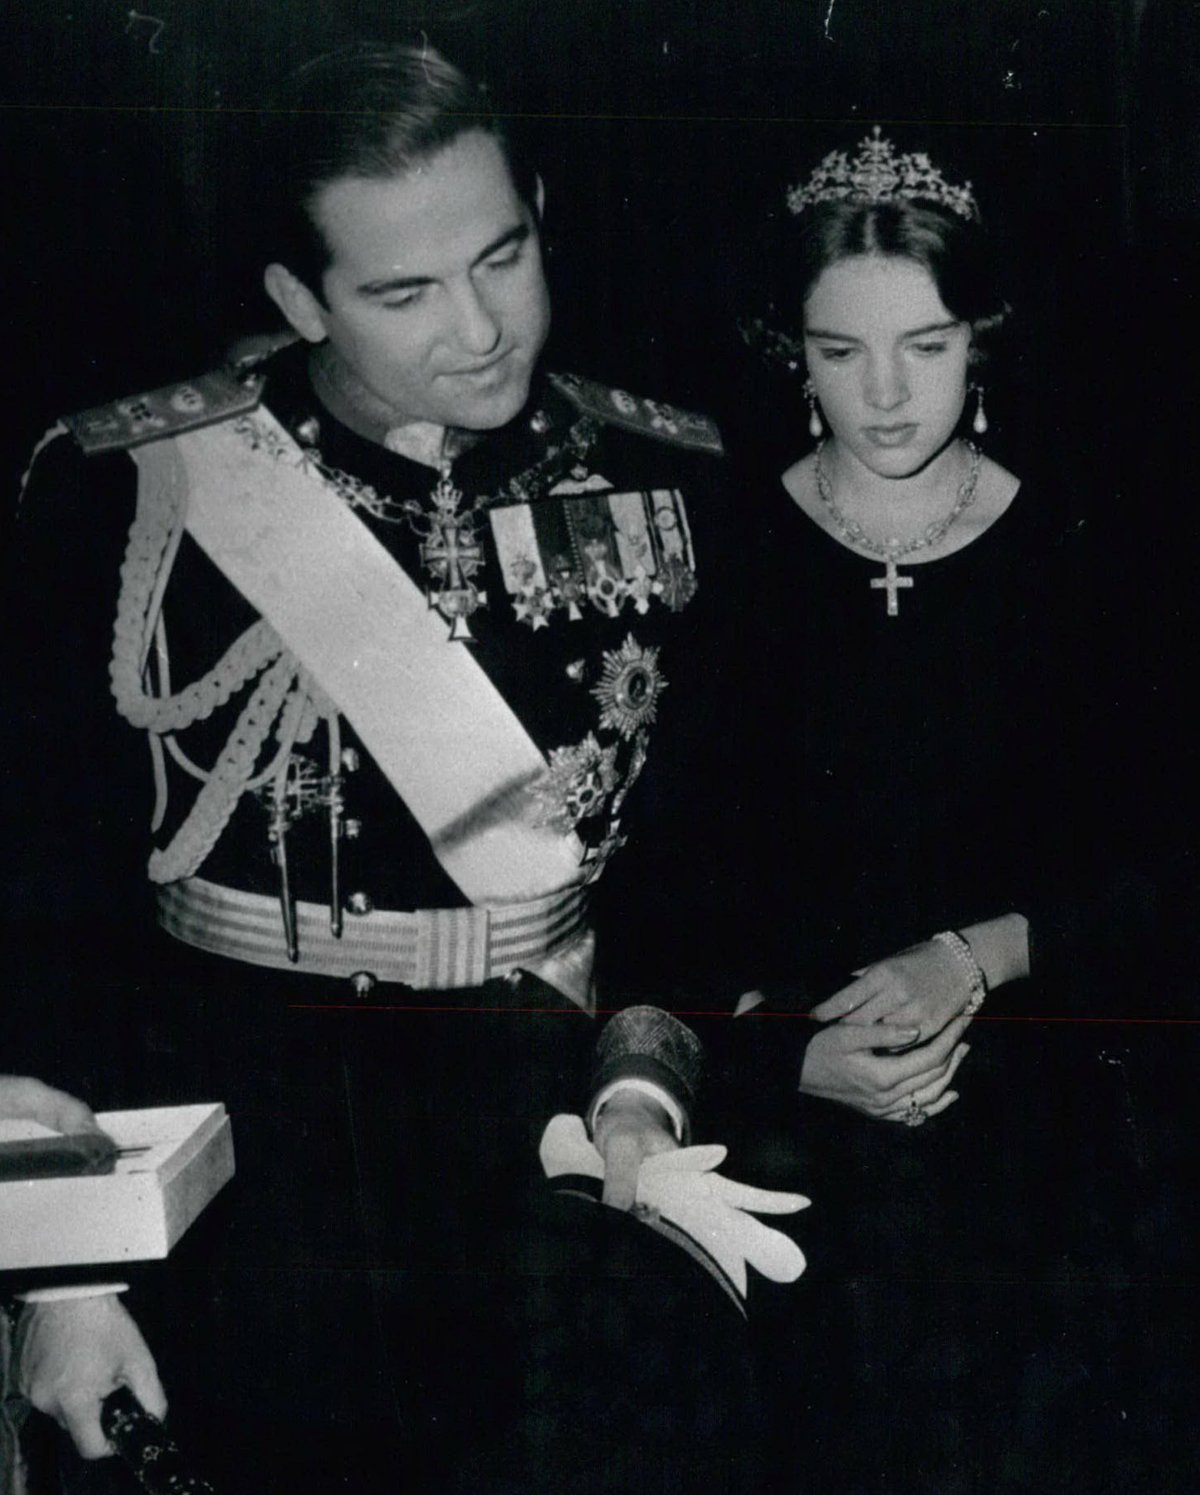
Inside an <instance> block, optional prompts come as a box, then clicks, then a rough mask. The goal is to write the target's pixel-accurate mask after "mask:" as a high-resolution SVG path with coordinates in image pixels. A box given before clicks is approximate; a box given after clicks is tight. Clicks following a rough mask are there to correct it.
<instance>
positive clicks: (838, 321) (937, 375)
mask: <svg viewBox="0 0 1200 1495" xmlns="http://www.w3.org/2000/svg"><path fill="white" fill-rule="evenodd" d="M970 347H971V329H970V327H969V326H968V325H967V323H966V322H960V321H959V320H958V319H957V318H956V317H954V316H953V315H952V314H951V313H950V312H949V311H947V310H946V307H945V306H944V305H943V304H942V298H941V296H940V295H939V294H938V289H937V286H936V285H935V284H934V282H933V277H932V276H931V275H930V274H929V272H928V270H926V269H925V268H924V266H922V265H919V264H917V263H916V261H915V260H909V259H899V258H895V257H892V256H885V255H879V254H863V255H855V256H854V257H852V258H850V259H845V260H839V261H838V262H837V263H836V264H833V265H830V266H829V268H828V269H826V270H823V271H822V272H821V275H820V277H819V279H818V280H817V282H816V284H815V285H814V286H813V288H812V291H811V293H810V294H809V298H808V301H807V303H806V304H805V308H804V349H805V356H806V358H807V361H808V372H809V375H810V376H811V378H812V382H813V387H814V389H815V390H816V394H817V399H818V401H819V402H820V405H821V411H822V414H823V415H824V417H825V420H826V422H827V423H828V425H829V428H830V430H831V431H832V433H833V435H834V437H835V438H836V440H837V442H838V443H839V445H840V446H841V447H842V449H843V450H844V451H846V452H847V453H849V454H852V455H853V456H855V457H857V458H858V460H859V461H860V462H861V463H862V464H863V465H864V466H865V467H867V468H869V469H870V470H871V471H872V472H875V473H878V474H879V476H880V477H892V478H900V477H908V476H910V475H911V474H913V473H916V472H920V471H921V469H922V468H923V467H925V465H926V464H927V463H928V462H930V461H931V460H932V459H933V458H934V457H936V456H937V454H938V453H939V452H940V451H941V450H942V449H943V448H944V447H945V446H946V444H947V442H948V441H950V439H951V437H952V436H953V435H954V431H955V428H956V427H957V425H958V420H959V417H960V416H961V414H962V409H963V403H964V401H965V400H966V397H967V355H968V353H969V352H970Z"/></svg>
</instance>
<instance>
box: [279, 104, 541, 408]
mask: <svg viewBox="0 0 1200 1495" xmlns="http://www.w3.org/2000/svg"><path fill="white" fill-rule="evenodd" d="M314 218H315V220H316V223H317V226H318V228H319V229H320V230H321V232H322V233H323V234H324V237H325V240H326V243H327V244H328V246H329V250H330V264H329V267H328V269H327V270H326V271H325V275H324V278H323V283H322V289H323V292H324V305H321V304H320V303H316V304H315V306H314V312H315V316H316V319H317V325H315V326H314V327H313V329H312V333H314V334H315V337H322V336H323V337H327V338H328V339H329V342H330V344H331V345H332V346H333V348H334V349H335V351H336V352H337V353H338V355H339V356H340V358H341V359H342V361H343V362H344V363H345V364H346V365H347V366H348V367H349V368H350V369H351V370H352V371H353V372H354V373H355V374H356V375H357V376H358V378H359V379H361V380H362V382H363V383H364V384H365V385H366V386H367V388H368V389H369V390H371V391H372V393H373V394H375V395H377V396H378V397H379V398H380V399H381V400H383V401H384V402H385V403H386V404H388V405H390V406H391V407H392V408H393V410H394V411H395V413H396V423H397V424H400V423H402V422H406V421H415V420H425V421H433V422H435V423H436V424H438V425H444V426H459V427H462V428H464V429H466V430H473V431H487V430H492V429H494V428H495V427H497V426H502V425H504V424H506V423H507V422H508V421H510V420H512V418H513V417H514V416H515V415H516V414H517V413H518V412H519V411H520V410H521V408H522V406H523V405H524V404H525V401H526V399H527V398H528V394H529V382H530V379H531V377H532V375H533V369H534V366H535V364H536V362H537V358H538V355H539V353H540V352H541V350H542V345H543V344H544V343H545V341H546V336H547V333H548V332H549V330H550V301H549V296H548V294H547V290H546V282H545V278H544V276H543V273H542V260H541V251H540V246H539V242H538V232H537V222H536V219H535V217H534V215H533V212H532V211H531V209H530V207H529V206H528V205H527V204H526V203H524V202H523V201H522V200H521V198H520V197H519V196H518V194H517V192H516V189H515V188H514V186H513V182H512V177H511V174H510V172H509V169H508V164H507V162H506V161H505V159H504V156H503V153H502V152H501V150H500V147H499V146H498V145H497V143H496V141H495V140H494V139H493V138H492V137H491V136H490V135H486V134H484V133H483V132H482V131H478V130H476V131H471V132H470V133H468V134H465V135H461V136H459V137H458V138H457V139H456V140H454V141H452V142H451V143H450V144H449V145H448V146H446V147H444V148H443V149H442V150H440V151H438V152H437V154H436V155H433V156H431V157H429V159H428V160H425V161H423V162H421V163H419V164H418V165H417V166H415V167H413V168H412V170H411V171H409V172H406V173H405V174H404V175H403V176H397V177H391V178H386V179H379V180H372V179H364V178H357V177H345V178H342V179H341V180H339V181H336V182H331V183H329V185H328V186H326V187H325V188H323V189H322V191H321V192H320V193H319V195H318V197H317V199H316V203H315V207H314ZM301 330H302V331H304V335H305V336H310V335H312V334H310V331H309V329H307V328H302V329H301ZM314 340H315V338H314Z"/></svg>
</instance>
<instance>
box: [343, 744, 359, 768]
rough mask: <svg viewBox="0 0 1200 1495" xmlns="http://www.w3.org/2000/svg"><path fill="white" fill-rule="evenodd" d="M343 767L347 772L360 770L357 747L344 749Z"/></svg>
mask: <svg viewBox="0 0 1200 1495" xmlns="http://www.w3.org/2000/svg"><path fill="white" fill-rule="evenodd" d="M342 767H343V768H344V769H345V770H346V772H347V773H356V772H357V771H358V749H357V748H343V749H342Z"/></svg>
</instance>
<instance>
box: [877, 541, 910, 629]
mask: <svg viewBox="0 0 1200 1495" xmlns="http://www.w3.org/2000/svg"><path fill="white" fill-rule="evenodd" d="M884 559H885V564H886V566H887V572H886V573H885V575H883V576H872V578H871V590H872V591H884V592H886V593H887V615H888V617H889V618H898V617H899V616H900V598H899V597H898V596H897V595H896V594H897V593H898V592H900V591H902V590H907V588H909V587H911V586H912V584H913V579H912V577H911V576H901V575H900V573H899V571H897V570H896V562H895V561H894V560H893V559H892V557H891V556H890V555H889V556H886V557H885V558H884Z"/></svg>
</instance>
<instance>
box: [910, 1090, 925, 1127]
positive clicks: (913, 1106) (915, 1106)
mask: <svg viewBox="0 0 1200 1495" xmlns="http://www.w3.org/2000/svg"><path fill="white" fill-rule="evenodd" d="M928 1120H929V1112H928V1111H927V1110H926V1109H925V1107H924V1106H923V1105H922V1104H921V1102H920V1101H919V1100H918V1099H917V1098H916V1096H915V1095H910V1096H909V1098H908V1106H907V1107H906V1109H905V1111H904V1125H905V1126H923V1125H924V1124H925V1122H927V1121H928Z"/></svg>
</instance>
